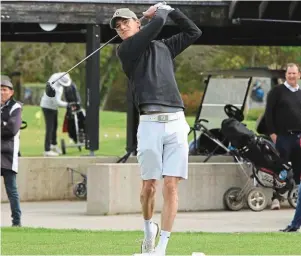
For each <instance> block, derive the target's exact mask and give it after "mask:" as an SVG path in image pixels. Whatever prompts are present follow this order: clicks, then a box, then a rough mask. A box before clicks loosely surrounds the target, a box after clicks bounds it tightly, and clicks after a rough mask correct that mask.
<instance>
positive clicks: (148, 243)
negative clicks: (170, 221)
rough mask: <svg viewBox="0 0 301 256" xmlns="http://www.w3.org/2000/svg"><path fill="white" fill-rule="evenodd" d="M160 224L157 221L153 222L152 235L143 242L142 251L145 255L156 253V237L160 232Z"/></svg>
mask: <svg viewBox="0 0 301 256" xmlns="http://www.w3.org/2000/svg"><path fill="white" fill-rule="evenodd" d="M159 231H160V228H159V225H158V224H157V223H155V222H153V223H152V236H151V238H150V239H146V238H144V239H143V242H142V244H141V253H142V254H143V255H144V254H145V255H154V254H153V253H154V250H155V243H156V238H157V236H158V234H159Z"/></svg>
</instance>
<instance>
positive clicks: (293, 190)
mask: <svg viewBox="0 0 301 256" xmlns="http://www.w3.org/2000/svg"><path fill="white" fill-rule="evenodd" d="M224 110H225V113H226V114H227V116H228V117H229V119H231V118H232V119H234V120H235V121H236V122H237V123H240V121H241V120H243V114H242V112H241V110H240V109H238V108H237V107H235V106H233V105H226V106H225V107H224ZM226 120H227V119H226ZM224 121H225V120H224ZM202 122H206V123H208V120H205V119H199V120H198V122H197V123H196V124H195V126H194V127H193V129H196V130H198V131H201V132H202V133H203V134H204V136H206V137H208V139H210V140H211V141H213V142H214V143H215V144H216V145H217V147H220V148H222V149H223V150H224V151H225V152H227V154H228V155H231V156H233V158H234V159H235V162H237V163H238V164H239V168H240V169H241V170H242V171H243V173H244V174H245V176H246V178H247V182H246V183H245V185H244V186H243V187H242V188H238V187H231V188H229V189H228V190H227V191H226V192H225V193H224V196H223V201H224V205H225V207H226V209H228V210H232V211H238V210H241V209H242V208H243V207H244V206H245V201H246V203H247V205H248V207H249V208H250V209H251V210H253V211H262V210H264V209H265V208H266V206H267V202H268V200H267V198H266V195H265V193H264V191H263V189H262V188H261V187H266V188H274V187H276V188H278V189H281V190H282V191H283V194H285V193H287V192H288V196H287V200H288V202H289V204H290V205H291V206H292V207H293V208H296V205H297V195H298V187H297V186H295V184H294V182H293V181H291V180H290V182H288V181H286V182H284V181H281V180H279V179H278V174H277V175H276V174H275V173H274V172H273V171H271V170H269V169H267V168H263V166H264V165H265V164H264V163H265V158H264V157H262V159H263V160H261V159H260V160H255V161H256V162H257V163H258V161H259V163H260V164H262V165H260V164H259V165H256V164H255V162H254V161H251V160H250V159H252V160H254V158H255V159H259V158H260V157H257V156H255V155H256V153H258V150H259V148H260V149H261V147H262V146H264V147H265V149H266V151H263V152H262V151H260V152H259V153H262V154H263V155H264V154H271V155H272V156H271V157H273V158H274V159H276V160H274V162H277V163H276V164H275V166H276V167H277V168H278V169H279V168H280V169H285V170H287V171H288V172H289V173H290V174H291V173H292V170H291V166H290V165H289V164H286V163H282V162H281V160H280V158H279V157H278V153H277V152H276V151H275V150H274V147H273V145H272V143H270V142H269V141H267V140H266V139H265V138H264V137H261V136H255V137H254V141H253V142H252V143H250V144H249V145H247V146H244V147H241V148H236V147H235V146H234V145H232V143H231V140H230V143H229V146H228V147H227V146H225V144H224V142H221V141H220V140H219V139H218V138H216V136H215V135H214V134H213V133H211V131H210V130H209V129H207V128H206V127H205V126H204V125H203V124H202ZM240 124H241V123H240ZM241 125H242V127H243V126H244V124H241ZM245 129H246V130H247V128H245ZM226 138H227V136H226ZM227 139H228V138H227ZM258 147H259V148H258ZM250 153H251V155H250ZM211 156H212V154H210V155H209V156H208V157H207V158H206V159H205V160H204V162H206V161H208V159H209V158H210V157H211ZM250 170H251V171H252V174H251V175H250V174H249V173H250ZM291 177H292V174H291ZM258 185H260V186H261V187H259V186H258ZM282 200H284V197H283V198H282Z"/></svg>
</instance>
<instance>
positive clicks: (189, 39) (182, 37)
mask: <svg viewBox="0 0 301 256" xmlns="http://www.w3.org/2000/svg"><path fill="white" fill-rule="evenodd" d="M169 17H170V18H171V19H172V20H173V22H175V23H176V24H177V25H178V26H179V28H180V30H181V32H180V33H178V34H176V35H174V36H172V37H170V38H168V39H165V40H164V43H165V44H166V45H167V46H168V48H169V49H170V52H171V54H172V57H173V58H175V57H176V56H177V55H179V54H180V53H181V52H182V51H184V50H185V49H186V48H187V47H189V46H190V45H192V44H193V43H194V42H195V41H196V40H197V39H198V38H199V37H200V36H201V35H202V31H201V30H200V29H199V28H198V27H197V26H196V25H195V24H194V23H193V21H191V20H190V19H189V18H188V17H187V16H186V15H185V14H184V13H182V12H181V11H180V10H179V9H175V10H174V11H172V12H171V13H170V14H169Z"/></svg>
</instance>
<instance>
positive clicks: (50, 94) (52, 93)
mask: <svg viewBox="0 0 301 256" xmlns="http://www.w3.org/2000/svg"><path fill="white" fill-rule="evenodd" d="M45 92H46V95H47V96H48V97H50V98H53V97H55V90H54V89H53V88H52V87H51V85H50V83H49V82H47V83H46V90H45Z"/></svg>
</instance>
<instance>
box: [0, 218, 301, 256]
mask: <svg viewBox="0 0 301 256" xmlns="http://www.w3.org/2000/svg"><path fill="white" fill-rule="evenodd" d="M66 221H68V220H67V219H66ZM1 231H2V239H1V243H2V255H7V254H9V255H42V254H43V255H67V254H68V255H71V254H73V255H109V254H111V255H112V254H115V255H117V254H119V255H132V254H134V253H139V247H140V242H141V238H142V235H143V233H142V232H138V231H136V232H125V231H124V232H113V231H112V232H109V231H108V232H98V231H82V230H54V229H43V228H38V229H34V228H2V229H1ZM192 252H204V253H205V254H206V255H299V254H301V235H300V233H172V236H171V239H170V242H169V246H168V252H167V254H168V255H191V253H192Z"/></svg>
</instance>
